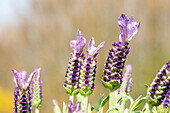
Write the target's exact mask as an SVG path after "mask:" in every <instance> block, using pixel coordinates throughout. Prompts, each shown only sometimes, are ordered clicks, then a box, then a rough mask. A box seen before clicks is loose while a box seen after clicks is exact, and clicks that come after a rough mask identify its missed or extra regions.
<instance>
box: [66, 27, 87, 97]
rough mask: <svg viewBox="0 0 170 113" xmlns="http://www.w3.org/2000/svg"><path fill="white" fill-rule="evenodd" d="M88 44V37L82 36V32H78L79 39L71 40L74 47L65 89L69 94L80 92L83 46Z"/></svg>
mask: <svg viewBox="0 0 170 113" xmlns="http://www.w3.org/2000/svg"><path fill="white" fill-rule="evenodd" d="M85 44H86V39H85V38H83V37H82V35H81V32H80V31H79V30H78V32H77V40H72V41H70V47H71V48H72V49H73V51H74V52H73V53H71V55H72V56H71V58H70V60H69V64H68V69H67V71H66V76H65V77H66V81H65V82H64V89H65V91H66V93H67V94H69V95H77V94H78V93H79V89H80V87H79V78H80V69H81V66H82V61H83V59H84V53H82V51H83V48H84V46H85Z"/></svg>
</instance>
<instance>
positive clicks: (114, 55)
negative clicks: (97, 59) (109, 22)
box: [102, 14, 140, 91]
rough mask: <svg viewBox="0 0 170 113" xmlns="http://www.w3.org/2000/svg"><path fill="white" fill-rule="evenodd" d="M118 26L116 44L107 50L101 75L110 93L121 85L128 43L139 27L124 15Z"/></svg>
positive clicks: (131, 18)
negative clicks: (118, 31)
mask: <svg viewBox="0 0 170 113" xmlns="http://www.w3.org/2000/svg"><path fill="white" fill-rule="evenodd" d="M118 24H119V26H120V30H121V32H120V37H119V39H118V43H116V42H115V43H114V44H112V49H110V50H109V53H108V54H109V55H108V58H107V62H106V64H105V69H104V74H103V75H102V83H103V85H104V87H105V88H107V89H109V90H110V91H114V90H117V89H118V88H119V87H120V86H121V84H122V79H123V76H122V75H123V69H124V65H125V61H126V57H127V55H128V53H129V49H130V47H129V46H128V45H129V43H128V41H130V40H131V39H132V37H133V36H134V35H135V34H136V33H137V31H138V28H139V25H140V23H137V22H133V17H130V18H128V17H127V16H126V15H125V14H122V15H121V16H120V17H119V20H118Z"/></svg>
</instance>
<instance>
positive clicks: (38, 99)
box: [32, 68, 42, 108]
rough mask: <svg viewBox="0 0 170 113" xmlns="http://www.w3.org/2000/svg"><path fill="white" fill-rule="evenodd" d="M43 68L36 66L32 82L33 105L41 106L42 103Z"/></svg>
mask: <svg viewBox="0 0 170 113" xmlns="http://www.w3.org/2000/svg"><path fill="white" fill-rule="evenodd" d="M40 71H41V68H35V71H34V72H35V76H34V79H33V82H32V95H33V96H32V105H33V107H36V108H39V107H40V106H41V103H42V80H41V79H40Z"/></svg>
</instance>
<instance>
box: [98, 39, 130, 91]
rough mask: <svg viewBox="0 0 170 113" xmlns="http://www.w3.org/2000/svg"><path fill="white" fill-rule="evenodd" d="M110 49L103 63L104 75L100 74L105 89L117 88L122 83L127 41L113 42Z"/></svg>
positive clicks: (127, 50) (127, 49)
mask: <svg viewBox="0 0 170 113" xmlns="http://www.w3.org/2000/svg"><path fill="white" fill-rule="evenodd" d="M112 46H113V47H112V49H111V50H109V53H108V58H107V62H106V64H105V69H104V75H102V80H101V81H102V83H103V85H104V87H106V88H107V89H109V90H111V91H114V90H117V89H118V88H119V87H120V85H121V84H122V79H123V76H122V74H123V69H124V65H125V61H126V56H127V54H128V53H129V49H130V47H128V43H127V42H126V43H124V44H123V45H122V42H118V43H114V44H113V45H112Z"/></svg>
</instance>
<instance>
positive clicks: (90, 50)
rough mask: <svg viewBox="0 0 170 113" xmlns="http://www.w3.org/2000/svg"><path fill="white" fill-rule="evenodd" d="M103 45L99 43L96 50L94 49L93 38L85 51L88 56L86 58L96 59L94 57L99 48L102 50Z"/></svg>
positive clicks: (103, 43)
mask: <svg viewBox="0 0 170 113" xmlns="http://www.w3.org/2000/svg"><path fill="white" fill-rule="evenodd" d="M104 45H105V42H101V43H100V44H99V45H98V47H97V48H96V47H95V41H94V38H93V37H92V38H91V39H90V41H89V44H88V50H87V54H88V57H96V55H97V54H98V52H99V50H100V49H101V48H103V47H104Z"/></svg>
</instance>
